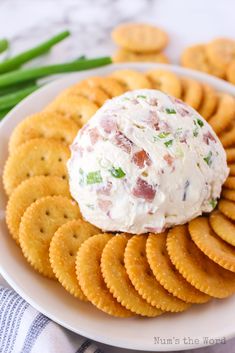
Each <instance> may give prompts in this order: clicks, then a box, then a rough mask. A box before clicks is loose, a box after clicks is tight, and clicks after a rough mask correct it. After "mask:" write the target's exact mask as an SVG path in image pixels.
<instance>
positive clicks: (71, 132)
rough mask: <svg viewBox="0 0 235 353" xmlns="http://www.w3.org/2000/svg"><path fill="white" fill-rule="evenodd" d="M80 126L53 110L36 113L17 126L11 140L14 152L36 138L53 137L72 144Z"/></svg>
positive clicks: (11, 149)
mask: <svg viewBox="0 0 235 353" xmlns="http://www.w3.org/2000/svg"><path fill="white" fill-rule="evenodd" d="M77 132H78V127H77V125H76V124H75V122H73V121H71V120H69V119H67V118H65V117H63V116H61V115H59V114H58V113H55V112H54V113H53V112H42V113H36V114H33V115H31V116H29V117H28V118H26V119H24V120H23V121H22V122H21V123H20V124H18V125H17V126H16V128H15V129H14V130H13V133H12V134H11V137H10V140H9V152H10V153H12V152H14V151H15V150H16V148H17V147H19V146H20V145H22V144H23V143H25V142H27V141H29V140H32V139H35V138H52V139H55V140H57V141H60V142H63V143H66V144H68V145H70V144H71V143H72V142H73V140H74V138H75V136H76V134H77Z"/></svg>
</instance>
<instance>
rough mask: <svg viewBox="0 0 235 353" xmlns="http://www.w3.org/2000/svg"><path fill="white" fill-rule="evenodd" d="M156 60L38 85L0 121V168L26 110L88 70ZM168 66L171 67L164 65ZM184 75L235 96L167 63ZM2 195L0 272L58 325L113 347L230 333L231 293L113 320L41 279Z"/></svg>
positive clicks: (174, 343) (170, 344)
mask: <svg viewBox="0 0 235 353" xmlns="http://www.w3.org/2000/svg"><path fill="white" fill-rule="evenodd" d="M156 66H158V67H165V65H156V64H139V63H137V64H128V65H127V64H120V65H110V66H109V67H104V68H100V69H96V70H90V71H86V72H82V73H76V74H70V75H67V76H66V77H64V78H62V79H59V80H57V81H54V82H53V83H50V84H49V85H47V86H45V87H43V88H42V89H40V90H38V91H37V92H35V93H33V94H32V95H31V96H30V97H28V98H26V99H25V100H24V101H23V102H21V103H20V104H19V105H18V106H17V107H16V108H15V109H13V110H12V111H11V112H10V113H9V114H8V116H7V117H6V118H5V119H4V120H3V122H2V123H1V124H0V170H2V169H3V165H4V162H5V160H6V158H7V153H8V152H7V144H8V140H9V136H10V134H11V132H12V130H13V128H14V127H15V126H16V125H17V124H18V123H19V122H20V121H21V120H22V119H24V118H25V117H26V116H27V115H29V114H31V113H34V112H37V111H40V110H41V109H43V108H44V107H45V105H46V104H47V103H49V102H50V101H51V100H52V99H53V98H54V97H55V96H56V95H57V94H58V93H59V92H60V91H61V90H63V89H64V88H65V87H67V86H69V85H71V84H73V83H74V82H76V81H78V80H80V79H83V78H85V77H88V76H91V75H105V74H107V73H109V72H110V71H112V70H114V69H119V68H120V67H122V68H127V67H128V68H134V69H139V70H147V69H150V68H153V67H156ZM166 67H167V68H168V69H169V68H170V66H166ZM171 70H172V71H174V72H176V73H178V74H180V75H184V76H188V77H192V78H196V79H199V80H201V81H203V82H206V83H209V84H211V85H212V86H214V87H215V88H216V89H219V90H221V91H224V92H228V93H230V94H234V95H235V87H234V86H232V85H230V84H228V83H226V82H224V81H221V80H219V79H216V78H213V77H210V76H208V75H205V74H202V73H199V72H196V71H191V70H185V69H183V68H181V67H174V66H171ZM5 206H6V197H5V193H4V191H3V188H2V184H1V185H0V249H1V255H0V271H1V274H2V275H3V277H5V279H6V280H7V281H8V282H9V284H10V285H11V286H12V287H13V288H14V289H15V290H16V291H17V292H18V293H19V294H20V295H21V296H22V297H23V298H24V299H25V300H27V301H28V302H29V303H30V304H31V305H32V306H34V307H35V308H36V309H38V310H39V311H40V312H42V313H43V314H45V315H46V316H48V317H49V318H51V319H52V320H54V321H56V322H57V323H59V324H61V325H62V326H64V327H66V328H68V329H70V330H72V331H74V332H76V333H79V334H81V335H83V336H86V337H88V338H91V339H94V340H96V341H99V342H103V343H106V344H110V345H113V346H117V347H123V348H130V349H136V350H145V351H169V350H182V349H189V348H198V347H202V346H205V345H208V344H211V343H215V339H218V338H219V339H222V340H223V339H224V338H226V339H228V338H231V337H233V336H235V321H234V312H235V296H233V297H231V298H228V299H225V300H217V301H216V300H213V301H212V302H211V303H209V304H206V305H200V306H196V305H195V306H193V307H192V308H191V309H190V310H188V311H187V312H185V313H181V314H171V315H170V314H165V315H163V316H161V317H159V318H155V319H148V318H139V317H136V318H130V319H117V318H113V317H110V316H108V315H106V314H104V313H102V312H101V311H99V310H97V309H96V308H95V307H93V306H92V305H91V304H87V303H82V302H80V301H79V300H76V299H75V298H73V297H72V296H71V295H70V294H68V293H67V292H66V291H65V290H64V289H63V288H62V287H61V286H60V285H59V284H58V283H56V282H55V281H52V280H49V279H46V278H44V277H42V276H40V275H39V274H37V273H36V272H34V271H33V270H32V269H31V267H30V266H29V265H28V264H27V262H26V261H25V259H24V258H23V256H22V254H21V251H20V249H19V248H18V247H17V246H16V244H15V242H14V241H13V240H12V239H11V236H9V234H8V231H7V228H6V224H5V219H4V217H3V215H4V210H5ZM207 337H208V338H209V339H210V340H211V341H210V342H208V341H206V338H207Z"/></svg>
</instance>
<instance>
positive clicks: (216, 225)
mask: <svg viewBox="0 0 235 353" xmlns="http://www.w3.org/2000/svg"><path fill="white" fill-rule="evenodd" d="M210 224H211V227H212V228H213V230H214V232H215V233H216V234H217V235H218V236H219V237H220V238H221V239H223V240H224V241H226V242H227V243H229V244H231V245H233V246H235V224H234V223H233V222H231V221H230V220H229V219H228V218H227V217H225V216H224V215H223V213H221V212H220V211H218V210H216V211H213V212H212V213H211V214H210ZM234 252H235V248H234Z"/></svg>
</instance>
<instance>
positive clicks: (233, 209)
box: [218, 199, 235, 221]
mask: <svg viewBox="0 0 235 353" xmlns="http://www.w3.org/2000/svg"><path fill="white" fill-rule="evenodd" d="M218 208H219V210H220V211H221V212H222V213H223V214H224V215H225V216H226V217H228V218H230V219H232V220H233V221H235V202H232V201H228V200H225V199H220V200H219V203H218Z"/></svg>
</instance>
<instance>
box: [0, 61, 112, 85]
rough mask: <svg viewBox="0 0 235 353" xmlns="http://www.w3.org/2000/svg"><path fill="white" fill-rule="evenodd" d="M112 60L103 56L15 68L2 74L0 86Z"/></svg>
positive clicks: (106, 63)
mask: <svg viewBox="0 0 235 353" xmlns="http://www.w3.org/2000/svg"><path fill="white" fill-rule="evenodd" d="M111 62H112V61H111V58H110V57H101V58H96V59H87V60H84V59H82V60H77V61H73V62H69V63H63V64H57V65H49V66H42V67H38V68H29V69H21V70H15V71H12V72H9V73H5V74H2V75H0V88H3V87H7V86H11V85H15V84H18V83H20V82H27V81H31V80H36V79H39V78H41V77H45V76H49V75H54V74H59V73H65V72H74V71H82V70H88V69H93V68H95V67H100V66H104V65H108V64H110V63H111Z"/></svg>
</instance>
